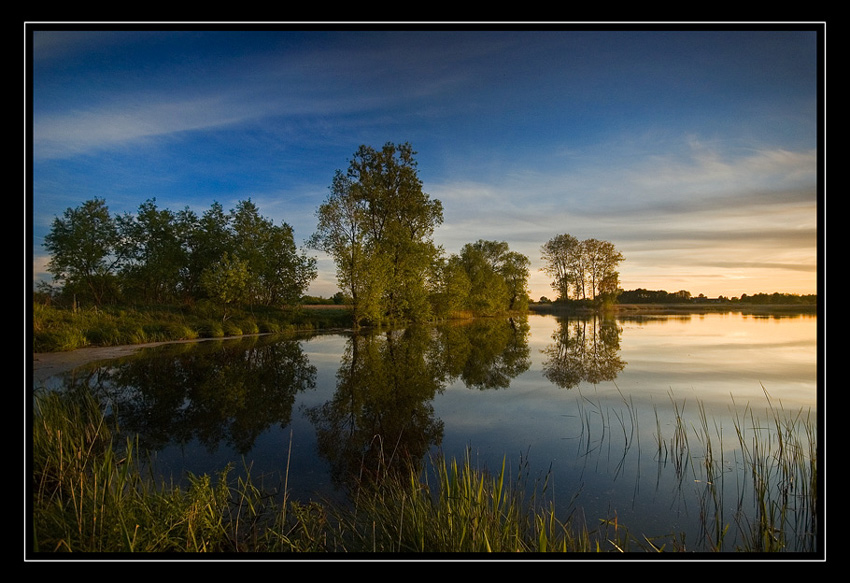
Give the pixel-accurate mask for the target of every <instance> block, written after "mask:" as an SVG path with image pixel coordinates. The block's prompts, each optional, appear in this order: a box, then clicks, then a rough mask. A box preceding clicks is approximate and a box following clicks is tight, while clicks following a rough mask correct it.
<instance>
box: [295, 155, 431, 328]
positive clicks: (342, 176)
mask: <svg viewBox="0 0 850 583" xmlns="http://www.w3.org/2000/svg"><path fill="white" fill-rule="evenodd" d="M415 154H416V153H415V152H414V151H413V149H412V147H411V146H410V144H401V145H399V146H396V145H395V144H393V143H387V144H385V145H384V147H383V148H382V149H380V150H376V149H374V148H371V147H369V146H361V147H360V148H359V149H358V150H357V152H356V153H355V154H354V157H353V158H352V159H351V161H350V164H349V168H348V171H347V172H345V173H343V172H341V171H337V172H336V174H335V176H334V180H333V182H332V184H331V187H330V194H329V195H328V198H327V199H326V200H325V202H324V203H323V204H322V205H320V207H319V209H318V211H317V217H318V226H317V229H316V232H315V233H314V235H313V237H312V238H311V240H310V245H311V246H312V247H314V248H316V249H320V250H323V251H325V252H327V253H328V254H330V255H331V256H332V257H333V258H334V261H335V263H336V267H337V281H338V283H339V285H340V287H341V288H342V289H343V290H344V291H345V292H346V293H347V294H348V295H350V296H351V298H352V301H353V304H354V319H355V325H358V324H359V323H360V322H361V321H362V320H364V319H367V320H380V319H403V320H417V319H423V318H426V317H428V316H429V315H430V305H429V301H428V300H429V288H428V281H429V277H430V275H431V267H432V265H433V263H434V261H435V260H436V259H437V257H438V255H439V249H438V248H437V247H436V246H435V245H434V243H433V240H432V235H433V233H434V229H435V228H436V227H437V226H438V225H439V224H441V223H442V220H443V210H442V203H440V201H438V200H432V199H431V198H430V197H429V196H428V195H427V194H426V193H424V192H423V191H422V182H421V180H420V179H419V176H418V172H417V164H416V160H415V158H414V156H415Z"/></svg>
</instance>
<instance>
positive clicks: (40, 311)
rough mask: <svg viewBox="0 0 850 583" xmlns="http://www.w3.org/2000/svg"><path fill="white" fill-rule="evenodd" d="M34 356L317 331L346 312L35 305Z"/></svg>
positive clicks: (342, 320) (343, 320) (344, 318)
mask: <svg viewBox="0 0 850 583" xmlns="http://www.w3.org/2000/svg"><path fill="white" fill-rule="evenodd" d="M32 321H33V337H32V343H33V346H32V349H33V352H62V351H68V350H75V349H77V348H83V347H86V346H118V345H125V344H142V343H146V342H163V341H174V340H194V339H196V338H220V337H224V336H241V335H245V334H257V333H261V332H262V333H274V332H283V331H296V330H316V329H325V328H333V327H340V326H343V325H347V324H348V315H347V312H346V311H345V310H344V309H333V310H307V309H302V310H297V309H295V310H294V309H283V308H268V307H255V308H244V309H236V310H234V311H233V314H232V315H231V316H230V317H229V318H228V319H226V320H223V319H222V316H221V313H220V311H219V310H217V309H215V308H214V307H211V306H209V305H208V304H205V303H199V304H197V305H195V306H191V307H188V306H184V307H173V306H152V307H151V306H148V307H138V308H127V307H119V306H105V307H102V308H87V309H78V310H73V311H72V310H66V309H58V308H54V307H50V306H45V305H43V304H39V303H34V304H33V318H32Z"/></svg>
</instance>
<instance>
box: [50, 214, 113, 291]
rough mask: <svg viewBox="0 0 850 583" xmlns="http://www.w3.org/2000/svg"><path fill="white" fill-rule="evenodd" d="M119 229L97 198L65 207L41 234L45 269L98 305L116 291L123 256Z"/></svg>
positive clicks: (56, 278)
mask: <svg viewBox="0 0 850 583" xmlns="http://www.w3.org/2000/svg"><path fill="white" fill-rule="evenodd" d="M118 241H119V233H118V229H117V227H116V224H115V220H114V219H113V218H112V217H111V216H110V214H109V207H107V206H106V202H105V201H104V200H103V199H100V198H94V199H92V200H89V201H86V202H84V203H83V204H82V206H80V207H78V208H76V209H72V208H68V209H66V210H65V212H64V214H63V215H62V218H59V217H56V218H55V219H54V220H53V225H52V226H51V229H50V232H49V233H48V234H47V235H46V236H45V238H44V247H45V249H47V251H48V252H49V253H50V261H49V262H48V264H47V270H48V271H49V272H50V273H52V274H53V279H54V281H63V282H64V284H63V287H64V288H65V289H66V290H79V291H80V292H81V293H87V294H90V296H91V299H92V300H93V301H94V303H95V304H96V305H101V304H102V303H103V301H104V299H105V298H106V296H107V295H109V294H114V293H115V287H114V286H115V276H116V273H117V270H118V268H119V266H120V265H121V261H122V257H121V255H120V254H119V249H118Z"/></svg>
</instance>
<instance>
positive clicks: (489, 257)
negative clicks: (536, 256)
mask: <svg viewBox="0 0 850 583" xmlns="http://www.w3.org/2000/svg"><path fill="white" fill-rule="evenodd" d="M460 264H461V265H462V266H463V269H464V270H465V272H466V275H467V278H468V279H469V282H470V283H469V294H468V297H467V305H468V307H469V308H470V309H471V310H473V311H474V312H477V313H480V314H490V315H492V314H497V313H501V312H505V311H511V310H524V309H526V308H527V307H528V291H527V286H528V267H529V265H530V264H531V262H530V261H529V259H528V258H527V257H526V256H525V255H522V254H520V253H517V252H515V251H510V249H509V247H508V244H507V243H506V242H504V241H485V240H479V241H477V242H475V243H467V244H466V245H464V246H463V249H461V253H460Z"/></svg>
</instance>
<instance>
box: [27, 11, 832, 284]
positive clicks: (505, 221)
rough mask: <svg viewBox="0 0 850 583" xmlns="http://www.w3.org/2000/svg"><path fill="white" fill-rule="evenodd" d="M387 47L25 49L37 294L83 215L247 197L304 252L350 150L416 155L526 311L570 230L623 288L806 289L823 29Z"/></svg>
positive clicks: (285, 32)
mask: <svg viewBox="0 0 850 583" xmlns="http://www.w3.org/2000/svg"><path fill="white" fill-rule="evenodd" d="M53 27H54V28H56V25H54V26H53ZM74 27H75V28H79V25H77V24H75V25H74ZM381 27H383V28H385V29H386V30H379V28H381ZM381 27H372V28H373V30H372V31H367V30H366V28H365V27H364V28H362V29H361V30H354V29H352V27H351V26H347V27H342V26H341V27H339V31H333V30H331V29H330V28H329V25H322V26H321V28H322V29H326V30H313V31H309V30H306V29H304V28H303V27H298V26H296V25H292V26H289V27H287V26H285V25H276V26H275V28H276V29H277V30H260V29H259V28H257V29H251V28H249V27H248V26H247V25H246V26H243V27H242V28H241V30H240V29H235V28H233V27H230V28H231V29H230V30H217V31H209V30H208V31H204V30H201V29H200V28H199V27H198V26H197V25H187V26H186V27H185V29H184V30H182V31H166V30H155V29H151V30H149V31H146V30H138V25H137V26H136V28H137V29H136V30H131V29H127V30H125V31H119V30H108V29H103V30H97V28H98V27H90V28H91V29H93V30H89V31H84V30H82V29H80V30H72V29H71V28H68V30H53V31H50V30H34V31H33V35H32V60H31V64H32V76H31V79H30V78H28V81H31V85H30V87H31V94H30V93H29V92H28V95H27V98H28V99H30V103H31V106H32V126H31V130H32V131H31V134H30V136H29V138H30V140H31V144H32V152H31V162H32V168H33V172H32V175H31V187H32V188H31V193H28V197H29V198H28V200H29V202H30V203H31V204H30V208H29V210H30V212H31V222H30V224H29V225H28V227H29V228H30V230H29V231H28V232H27V233H26V234H25V237H31V238H32V256H31V259H32V261H33V275H34V277H36V278H39V277H41V278H46V277H48V276H47V275H46V274H45V270H44V266H45V265H46V256H45V251H44V249H43V248H42V243H43V240H44V235H45V234H46V233H47V232H48V231H49V228H50V224H51V222H52V221H53V219H54V217H56V216H60V215H61V214H62V213H63V212H64V210H65V209H66V208H68V207H77V206H79V205H80V204H82V202H83V201H85V200H88V199H91V198H94V197H101V198H104V199H105V200H106V203H107V205H108V206H109V208H110V211H111V212H112V213H113V214H115V213H124V212H130V213H133V212H135V211H136V210H137V209H138V207H139V205H140V204H141V203H143V202H144V201H145V200H147V199H150V198H155V199H156V203H157V206H158V207H160V208H170V209H172V210H175V211H177V210H180V209H182V208H184V207H187V206H188V207H190V208H192V209H194V210H196V211H197V212H198V213H202V212H203V211H205V210H206V209H208V208H209V207H210V205H211V204H212V202H213V201H218V202H220V203H221V204H222V205H223V206H224V208H225V209H226V210H229V209H231V208H233V207H234V206H235V204H236V203H237V202H238V201H240V200H245V199H248V198H250V199H251V200H252V201H253V202H254V203H256V204H257V206H258V207H259V210H260V213H261V214H262V215H263V216H265V217H267V218H270V219H273V220H274V221H275V223H276V224H279V223H281V222H286V223H288V224H289V225H291V226H292V227H293V229H294V231H295V237H296V241H297V242H298V243H299V244H301V243H302V242H303V241H304V240H306V239H307V238H308V237H309V236H310V235H311V234H312V233H313V231H314V230H315V227H316V218H315V211H316V209H317V208H318V206H319V205H320V204H321V203H322V202H323V201H324V200H325V198H326V197H327V194H328V186H329V185H330V184H331V180H332V178H333V174H334V171H335V170H336V169H346V168H347V166H348V161H349V159H350V158H351V156H352V155H353V154H354V152H355V151H356V149H357V148H358V147H359V146H360V145H361V144H367V145H370V146H374V147H376V148H377V147H380V146H382V145H383V144H384V143H385V142H395V143H402V142H410V143H411V144H412V145H413V147H414V149H415V150H416V151H417V152H418V154H417V156H416V159H417V161H418V163H419V174H420V178H421V179H422V181H423V185H424V187H423V189H424V191H425V192H427V193H428V194H429V195H430V196H431V197H432V198H436V199H439V200H440V201H442V203H443V210H444V222H443V224H442V225H441V226H440V227H439V228H438V229H437V231H436V233H435V240H436V242H437V243H438V244H440V245H442V246H443V247H444V249H445V251H446V252H447V253H457V252H459V251H460V249H461V247H462V246H463V245H464V244H465V243H469V242H474V241H476V240H478V239H490V240H498V241H506V242H508V244H509V245H510V248H511V249H512V250H516V251H519V252H521V253H524V254H525V255H527V256H528V257H529V259H530V260H531V262H532V267H531V281H530V287H531V295H532V297H533V298H535V299H537V298H539V297H540V296H541V295H546V296H549V297H553V296H554V292H553V291H552V289H551V287H550V281H549V278H548V277H547V276H546V275H545V274H543V273H542V272H541V271H540V268H541V267H542V266H543V263H542V261H541V259H540V247H541V246H542V245H543V244H544V243H545V242H546V241H547V240H548V239H550V238H551V237H553V236H555V235H557V234H560V233H569V234H571V235H574V236H576V237H578V238H579V239H584V238H590V237H593V238H597V239H604V240H607V241H611V242H612V243H614V245H616V247H617V249H619V250H620V251H621V252H622V253H623V255H624V256H625V261H624V262H623V263H622V264H621V266H620V279H621V284H622V287H623V288H624V289H635V288H639V287H642V288H649V289H665V290H667V291H677V290H680V289H685V290H688V291H690V292H691V293H692V294H694V295H697V294H699V293H704V294H705V295H708V296H716V295H726V296H740V295H741V294H742V293H748V294H752V293H759V292H774V291H781V292H790V293H815V292H816V291H817V281H818V274H817V261H818V257H817V244H818V239H819V234H818V206H817V202H818V148H819V147H820V146H821V145H822V144H821V133H820V131H821V130H822V129H823V128H822V127H820V125H819V124H820V121H819V117H818V111H819V107H820V105H821V104H822V101H823V96H822V95H821V94H820V93H819V91H818V88H819V86H818V84H819V75H818V73H819V71H818V66H819V63H818V49H819V43H820V41H821V40H822V39H819V37H818V36H817V34H816V33H815V32H814V29H812V30H803V29H800V30H793V29H788V28H786V30H785V31H781V30H779V29H778V28H777V29H776V30H766V29H764V26H763V25H762V26H761V27H758V28H761V30H757V31H756V30H747V29H745V28H741V27H730V28H729V29H728V30H718V29H716V27H715V29H714V30H692V31H685V30H681V31H679V30H667V31H657V30H656V31H652V30H649V29H647V28H641V27H634V28H633V29H629V30H620V31H614V30H611V31H594V30H590V29H585V28H583V27H580V26H572V27H567V26H562V27H561V28H563V30H550V31H544V30H542V29H540V28H539V27H538V28H537V29H535V30H531V29H527V27H523V28H526V30H503V31H495V30H490V31H488V30H485V27H484V26H483V25H480V24H479V25H470V26H468V27H466V28H467V30H460V28H459V27H457V26H456V25H455V26H453V27H452V28H454V30H428V31H426V30H408V31H402V30H391V29H390V28H391V27H388V26H387V25H382V26H381ZM34 28H46V27H39V26H34ZM265 28H270V27H265ZM299 28H301V29H300V30H299ZM346 28H348V30H345V29H346ZM396 28H398V29H400V28H401V27H396ZM503 28H506V27H503ZM514 28H519V27H514ZM798 28H800V27H798ZM27 220H28V221H29V220H30V217H27ZM821 238H822V236H821ZM308 253H309V254H310V255H313V256H315V257H317V258H318V266H319V277H318V279H317V280H316V281H315V282H314V284H313V285H312V287H311V289H310V292H311V293H313V294H316V295H324V296H330V295H332V294H333V293H334V292H335V291H336V289H337V287H336V282H335V279H334V267H333V263H332V261H331V260H330V259H329V258H327V257H325V256H323V255H321V254H320V253H319V252H317V251H312V250H309V251H308ZM27 261H29V259H28V260H27Z"/></svg>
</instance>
